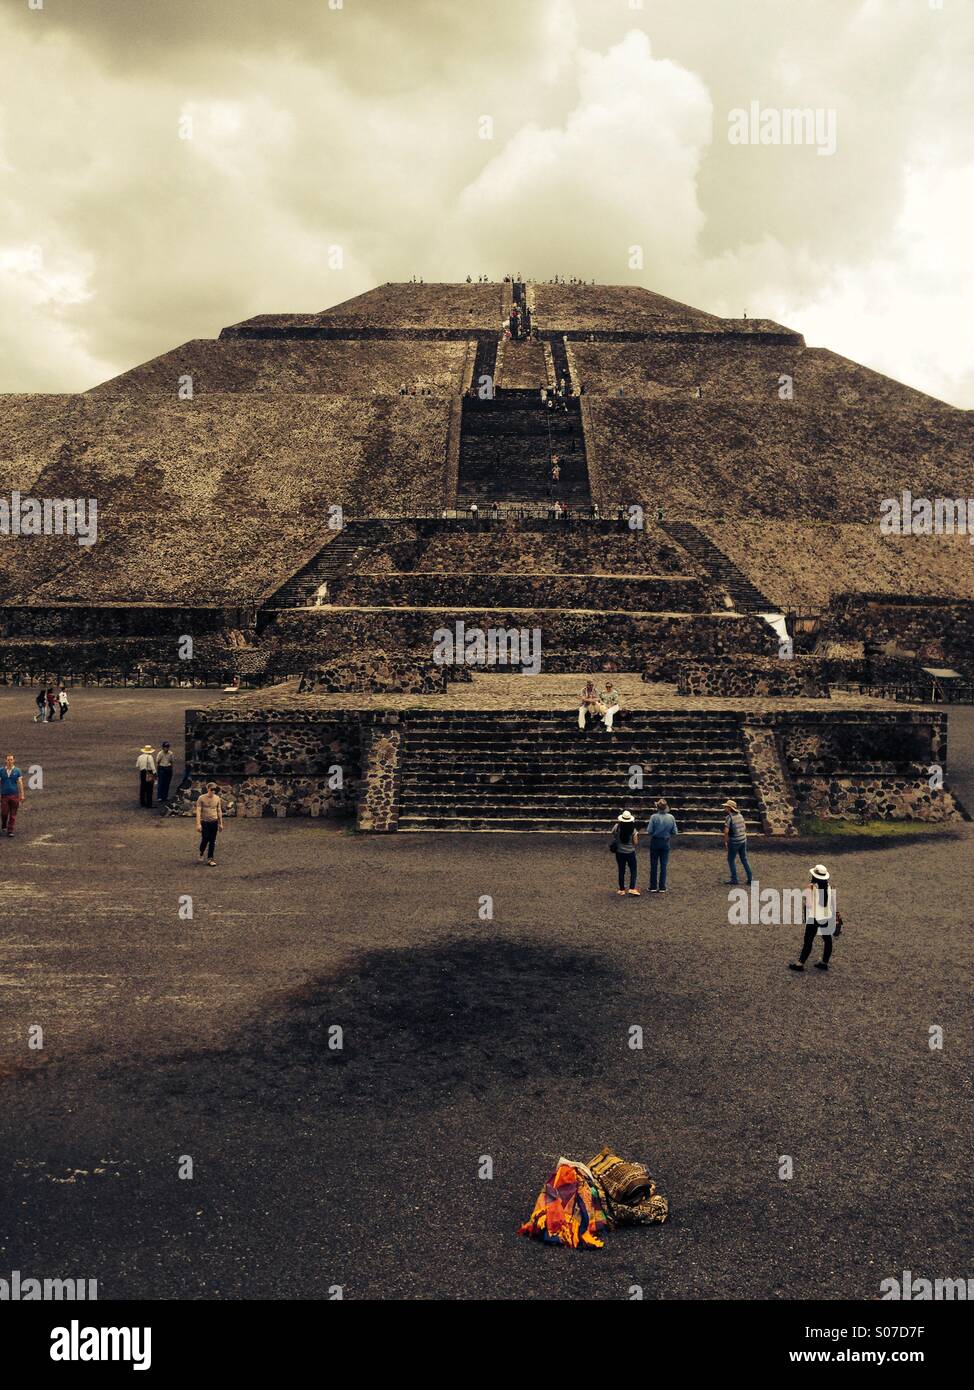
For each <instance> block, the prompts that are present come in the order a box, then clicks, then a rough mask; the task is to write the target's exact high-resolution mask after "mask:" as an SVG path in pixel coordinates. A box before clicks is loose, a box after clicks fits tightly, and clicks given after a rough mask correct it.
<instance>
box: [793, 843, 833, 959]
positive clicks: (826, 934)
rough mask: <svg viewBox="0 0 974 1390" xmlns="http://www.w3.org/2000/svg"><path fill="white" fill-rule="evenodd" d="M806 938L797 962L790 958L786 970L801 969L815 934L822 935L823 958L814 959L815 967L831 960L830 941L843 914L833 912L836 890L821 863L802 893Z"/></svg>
mask: <svg viewBox="0 0 974 1390" xmlns="http://www.w3.org/2000/svg"><path fill="white" fill-rule="evenodd" d="M804 920H805V939H804V941H803V942H802V949H801V954H800V955H799V957H798V960H797V961H789V962H788V969H789V970H804V969H805V962H806V961H807V960H808V957H809V956H810V955H811V953H812V946H813V944H814V941H815V938H816V936H820V937H821V938H822V959H821V960H817V961H816V962H815V969H816V970H828V968H829V961H830V960H831V959H832V941H833V938H834V937H836V936H839V935H840V934H841V932H842V914H841V913H840V912H837V911H836V907H835V889H834V888H833V887H832V884H831V882H830V877H829V871H828V869H827V868H826V867H825V865H824V864H816V865H815V868H814V869H813V870H812V872H811V877H810V882H809V884H808V887H807V888H806V889H805V895H804Z"/></svg>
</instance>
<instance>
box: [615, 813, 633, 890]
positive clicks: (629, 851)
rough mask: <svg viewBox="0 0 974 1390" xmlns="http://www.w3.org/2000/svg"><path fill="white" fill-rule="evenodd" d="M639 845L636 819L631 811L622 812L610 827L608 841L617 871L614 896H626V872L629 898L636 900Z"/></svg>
mask: <svg viewBox="0 0 974 1390" xmlns="http://www.w3.org/2000/svg"><path fill="white" fill-rule="evenodd" d="M638 844H639V834H638V832H637V830H636V817H635V816H634V815H633V813H632V812H631V811H622V812H620V814H619V819H618V820H617V821H616V823H615V825H614V826H613V827H612V839H611V840H610V841H609V848H610V849H611V850H612V851H613V853H614V854H615V857H616V865H617V867H618V870H619V888H618V891H617V893H616V896H617V897H619V898H624V897H625V896H626V872H627V870H628V873H629V897H631V898H638V897H639V896H640V892H639V889H638V888H637V887H636V870H637V868H638V865H637V863H636V846H637V845H638Z"/></svg>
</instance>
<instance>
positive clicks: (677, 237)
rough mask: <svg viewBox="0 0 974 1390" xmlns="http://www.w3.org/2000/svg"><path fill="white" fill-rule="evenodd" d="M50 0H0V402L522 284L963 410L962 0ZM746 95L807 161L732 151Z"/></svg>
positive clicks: (965, 172) (773, 147) (971, 106)
mask: <svg viewBox="0 0 974 1390" xmlns="http://www.w3.org/2000/svg"><path fill="white" fill-rule="evenodd" d="M38 3H40V0H0V390H4V391H71V390H83V389H85V388H87V387H89V386H92V385H94V384H95V383H96V382H98V381H100V380H103V379H105V378H106V377H109V376H111V375H114V374H115V373H117V372H118V371H121V370H123V369H124V368H126V367H128V366H132V365H134V364H136V363H137V362H140V361H144V360H145V359H146V358H149V357H152V356H154V355H156V354H157V353H159V352H161V351H164V350H165V349H167V348H170V347H173V346H175V345H177V344H178V343H181V342H184V341H186V340H187V339H189V338H195V337H209V336H213V335H215V334H216V333H218V332H219V330H220V328H222V327H223V326H224V325H225V324H227V323H232V322H235V321H237V320H239V319H243V318H247V317H248V316H249V315H251V314H254V313H260V312H286V311H299V312H311V311H315V310H318V309H323V308H325V307H327V306H328V305H331V304H333V303H336V302H338V301H340V300H342V299H347V298H348V297H349V296H351V295H353V294H358V293H360V292H361V291H362V290H365V289H368V288H370V287H371V286H372V285H374V284H378V283H381V282H383V281H386V280H402V279H409V278H410V276H412V275H413V274H416V275H422V276H424V277H425V278H426V279H427V280H458V279H463V278H465V276H466V275H467V274H468V273H469V274H471V275H474V276H476V275H478V274H480V273H486V274H488V275H490V276H491V277H492V278H500V277H501V276H502V275H503V274H504V273H506V272H508V271H513V270H521V271H522V272H523V273H524V274H525V275H533V276H534V277H536V278H539V279H545V278H547V277H549V276H550V275H552V274H553V273H556V272H557V273H559V274H561V275H565V276H569V275H572V274H576V275H581V276H585V277H587V278H591V277H593V276H594V277H595V278H596V279H597V280H599V281H602V282H608V283H612V284H642V285H645V286H646V287H648V288H650V289H655V290H659V291H660V292H662V293H664V294H667V295H670V296H672V297H673V298H676V299H682V300H685V301H687V302H688V303H690V304H694V305H696V306H698V307H699V308H702V309H707V310H709V311H711V312H714V313H718V314H728V315H735V316H736V315H740V314H741V313H743V312H745V311H746V312H747V313H748V314H749V315H751V316H752V317H761V318H774V319H777V320H779V321H781V322H784V323H786V324H788V325H789V326H791V327H793V328H797V329H798V330H800V331H801V332H803V333H804V334H805V336H806V338H807V340H808V342H809V343H810V344H813V345H816V346H825V347H831V348H834V349H835V350H836V351H839V352H842V353H845V354H846V355H847V356H850V357H853V358H856V359H858V360H860V361H863V362H866V363H868V364H869V365H870V366H873V367H876V368H878V369H879V370H881V371H885V372H888V373H889V374H890V375H892V376H894V377H896V378H898V379H900V380H902V381H905V382H908V383H909V384H911V385H914V386H918V387H920V388H922V389H924V390H926V391H929V392H931V393H933V394H934V395H938V396H941V397H942V398H944V399H945V400H948V401H950V402H952V403H953V404H955V405H961V406H965V407H974V348H972V335H971V324H972V323H974V274H972V271H971V244H972V241H974V236H972V228H974V81H972V71H974V62H972V60H974V3H972V0H942V4H939V5H938V3H937V0H642V3H641V4H640V3H639V0H491V3H490V4H489V5H477V4H473V3H470V0H342V3H341V4H340V6H339V3H338V0H42V5H41V8H39V9H35V8H32V7H31V5H32V4H33V5H37V4H38ZM333 6H334V7H335V8H333ZM755 102H756V103H759V109H760V110H761V111H762V112H763V111H771V112H772V114H771V115H770V116H765V117H764V119H765V121H771V122H773V120H774V119H775V117H774V115H773V112H774V111H775V110H779V111H780V110H782V109H785V108H798V107H800V108H810V109H812V110H814V111H818V112H820V113H821V120H822V122H823V125H822V127H821V132H822V135H823V138H822V140H821V141H820V142H819V145H816V144H815V143H813V144H802V145H796V144H791V145H784V144H753V145H752V144H750V143H748V144H740V143H732V141H731V140H730V138H729V131H730V121H731V116H730V113H731V112H733V111H735V110H745V111H747V112H750V110H751V104H752V103H755ZM187 117H189V118H191V136H192V138H188V139H187V138H181V137H182V136H183V135H185V134H187V133H188V132H189V130H190V126H189V123H187V121H186V118H187ZM484 117H489V118H490V120H491V121H492V131H491V130H490V127H489V126H488V125H487V123H486V122H485V121H484V119H483V118H484ZM734 119H735V120H736V121H739V118H734ZM833 119H834V121H835V126H834V136H835V138H834V145H835V149H834V153H820V152H819V148H820V147H821V148H829V147H830V146H831V144H832V140H831V138H830V137H829V135H828V131H829V122H830V121H831V120H833ZM766 130H767V131H768V133H769V135H773V133H774V131H773V126H771V125H768V126H766ZM486 133H491V134H492V138H489V139H484V138H481V137H482V135H484V134H486ZM334 247H340V248H341V255H342V259H343V265H342V268H340V269H338V268H333V267H332V265H331V264H330V261H331V262H334V261H335V259H336V256H335V253H334V252H331V248H334ZM632 247H639V248H641V254H642V268H641V269H640V268H638V264H637V265H636V267H635V268H633V264H632V262H633V261H634V260H637V261H638V257H634V256H633V255H632V253H631V251H630V248H632Z"/></svg>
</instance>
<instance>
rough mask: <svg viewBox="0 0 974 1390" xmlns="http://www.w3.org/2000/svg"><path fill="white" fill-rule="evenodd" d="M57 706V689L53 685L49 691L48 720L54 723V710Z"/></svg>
mask: <svg viewBox="0 0 974 1390" xmlns="http://www.w3.org/2000/svg"><path fill="white" fill-rule="evenodd" d="M56 708H57V691H56V690H55V689H54V686H53V685H52V686H51V687H50V689H49V690H48V692H47V722H48V723H49V724H53V723H54V711H55V709H56Z"/></svg>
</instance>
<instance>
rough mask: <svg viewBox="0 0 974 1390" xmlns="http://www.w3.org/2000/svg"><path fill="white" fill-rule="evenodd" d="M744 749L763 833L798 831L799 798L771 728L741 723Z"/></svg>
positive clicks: (795, 833) (779, 833)
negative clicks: (759, 811)
mask: <svg viewBox="0 0 974 1390" xmlns="http://www.w3.org/2000/svg"><path fill="white" fill-rule="evenodd" d="M742 732H743V741H744V752H745V754H746V755H747V765H748V767H749V768H750V770H751V780H752V782H753V784H754V790H755V793H756V795H757V798H758V805H759V807H760V810H761V822H762V827H763V829H764V833H765V834H766V835H797V833H798V799H797V796H796V794H795V788H794V785H793V784H792V780H791V777H790V775H789V773H788V769H787V767H786V765H785V761H784V759H783V757H782V755H781V748H780V747H779V744H778V737H777V734H776V732H775V730H774V729H768V728H764V729H762V728H760V727H754V726H752V725H749V724H747V723H745V724H744V726H743V730H742Z"/></svg>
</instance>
